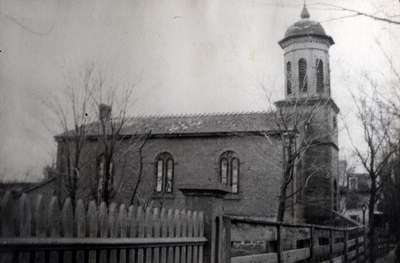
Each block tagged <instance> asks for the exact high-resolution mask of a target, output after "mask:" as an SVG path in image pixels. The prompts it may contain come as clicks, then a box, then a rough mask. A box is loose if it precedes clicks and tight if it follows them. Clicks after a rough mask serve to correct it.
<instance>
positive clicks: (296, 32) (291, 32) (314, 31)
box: [279, 5, 335, 46]
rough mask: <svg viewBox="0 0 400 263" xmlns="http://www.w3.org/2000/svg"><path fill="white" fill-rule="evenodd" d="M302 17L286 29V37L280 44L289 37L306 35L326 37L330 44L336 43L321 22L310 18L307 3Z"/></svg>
mask: <svg viewBox="0 0 400 263" xmlns="http://www.w3.org/2000/svg"><path fill="white" fill-rule="evenodd" d="M300 17H301V20H299V21H297V22H296V23H294V24H293V25H291V26H290V27H289V28H288V29H287V30H286V33H285V37H284V38H283V39H282V40H281V41H279V45H281V46H282V44H284V43H285V42H286V41H287V40H289V39H293V38H300V37H306V36H312V37H319V38H323V39H326V40H327V41H328V43H329V45H333V44H334V43H335V42H334V41H333V39H332V37H330V36H329V35H327V34H326V33H325V30H324V28H323V27H322V25H321V24H320V23H319V22H317V21H314V20H311V19H310V13H309V12H308V10H307V7H306V6H305V5H304V7H303V10H302V11H301V15H300Z"/></svg>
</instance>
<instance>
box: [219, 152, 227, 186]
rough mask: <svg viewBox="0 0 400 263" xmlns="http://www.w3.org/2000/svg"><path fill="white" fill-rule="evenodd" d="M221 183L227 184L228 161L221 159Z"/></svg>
mask: <svg viewBox="0 0 400 263" xmlns="http://www.w3.org/2000/svg"><path fill="white" fill-rule="evenodd" d="M220 173H221V175H220V176H221V183H222V184H228V160H227V159H226V158H222V159H221V172H220Z"/></svg>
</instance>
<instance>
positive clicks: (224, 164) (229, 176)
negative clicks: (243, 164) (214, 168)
mask: <svg viewBox="0 0 400 263" xmlns="http://www.w3.org/2000/svg"><path fill="white" fill-rule="evenodd" d="M219 166H220V167H219V173H220V182H221V184H224V185H229V186H230V187H231V191H232V193H234V194H237V193H239V175H240V170H239V168H240V161H239V158H238V157H237V155H236V153H234V152H232V151H227V152H224V153H223V154H221V156H220V159H219Z"/></svg>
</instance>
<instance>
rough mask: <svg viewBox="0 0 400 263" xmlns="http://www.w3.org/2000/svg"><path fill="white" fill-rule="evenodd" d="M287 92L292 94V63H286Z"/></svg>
mask: <svg viewBox="0 0 400 263" xmlns="http://www.w3.org/2000/svg"><path fill="white" fill-rule="evenodd" d="M286 92H287V95H290V94H292V63H290V62H288V63H286Z"/></svg>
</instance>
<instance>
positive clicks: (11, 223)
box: [0, 193, 207, 263]
mask: <svg viewBox="0 0 400 263" xmlns="http://www.w3.org/2000/svg"><path fill="white" fill-rule="evenodd" d="M32 201H33V202H32ZM0 209H1V210H0V215H1V216H0V262H1V263H3V262H60V263H62V262H68V263H69V262H111V263H113V262H140V263H172V262H173V263H183V262H188V263H189V262H195V263H197V262H199V263H201V262H202V261H203V246H204V244H205V243H206V241H207V240H206V238H205V237H204V215H203V212H199V211H186V210H177V209H175V210H172V209H165V208H162V209H159V208H150V207H148V208H146V209H144V208H143V207H140V206H139V207H135V206H129V207H126V206H125V205H124V204H121V205H117V204H115V203H111V204H110V205H109V206H108V207H107V206H106V205H105V203H101V204H100V205H99V206H98V205H96V203H95V202H94V201H91V202H89V204H87V205H85V204H84V203H83V201H82V200H78V201H77V202H76V206H75V208H74V209H73V207H72V204H71V201H70V200H69V199H66V201H65V202H64V203H63V205H62V207H61V206H60V204H59V201H58V200H57V198H56V197H53V198H52V199H51V200H45V199H43V198H42V197H41V196H38V198H37V199H36V200H30V199H29V197H28V196H27V195H25V194H24V195H22V196H21V197H20V198H19V199H18V200H16V199H14V198H13V197H12V195H11V194H10V193H7V194H6V195H5V196H4V197H3V199H2V200H1V203H0Z"/></svg>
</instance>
